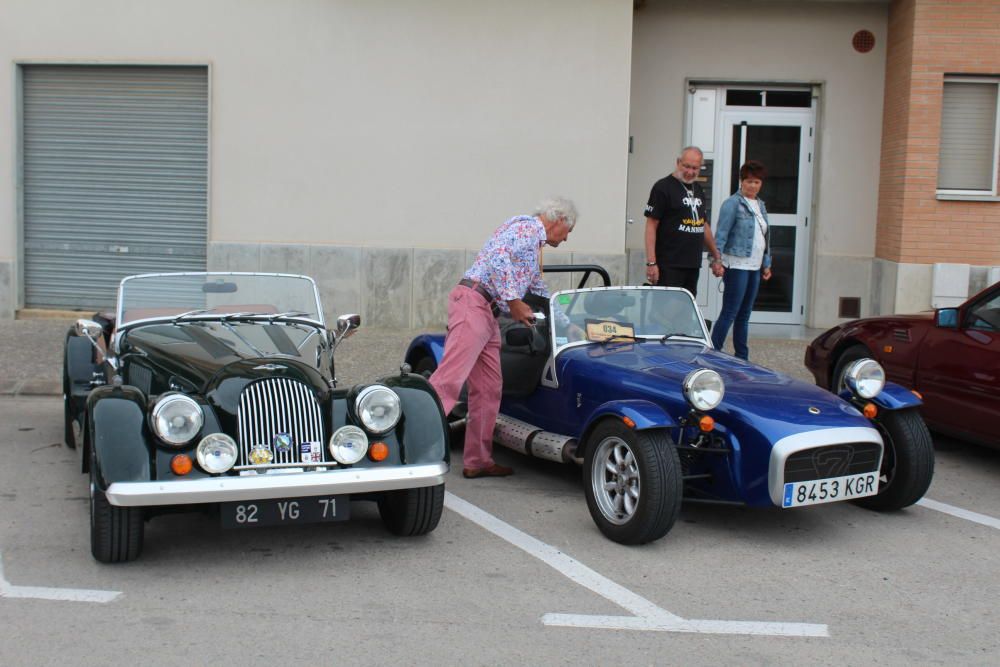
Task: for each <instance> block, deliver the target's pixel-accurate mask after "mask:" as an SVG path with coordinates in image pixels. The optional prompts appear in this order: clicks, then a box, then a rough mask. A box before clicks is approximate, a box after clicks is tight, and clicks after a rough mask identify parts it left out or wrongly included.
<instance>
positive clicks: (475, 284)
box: [430, 198, 577, 478]
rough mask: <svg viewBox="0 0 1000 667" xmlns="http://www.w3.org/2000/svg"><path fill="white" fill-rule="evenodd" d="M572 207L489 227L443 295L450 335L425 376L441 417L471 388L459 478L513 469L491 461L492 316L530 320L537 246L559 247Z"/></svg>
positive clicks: (496, 345)
mask: <svg viewBox="0 0 1000 667" xmlns="http://www.w3.org/2000/svg"><path fill="white" fill-rule="evenodd" d="M576 215H577V214H576V207H575V206H574V205H573V202H571V201H569V200H568V199H562V198H554V199H551V200H548V201H545V202H543V203H542V204H541V205H540V206H539V207H538V209H537V210H536V211H535V214H534V215H530V216H529V215H519V216H516V217H513V218H511V219H510V220H508V221H507V222H505V223H503V224H502V225H500V227H499V228H498V229H497V230H496V231H495V232H493V236H491V237H490V239H489V240H488V241H487V242H486V245H484V246H483V249H482V250H481V251H479V255H477V256H476V261H475V262H474V263H473V264H472V268H470V269H469V270H468V271H466V272H465V277H463V278H462V280H461V281H459V283H458V285H457V286H456V287H455V289H453V290H452V291H451V294H450V295H449V296H448V336H447V337H446V338H445V343H444V357H443V358H442V359H441V365H440V366H438V369H437V370H436V371H435V372H434V374H433V375H431V377H430V383H431V386H433V387H434V390H435V391H437V393H438V396H439V397H440V398H441V403H442V404H443V406H444V411H445V414H447V413H449V412H451V410H452V408H454V407H455V402H456V401H457V400H458V395H459V393H460V392H461V391H462V384H463V383H468V387H469V419H468V424H467V425H466V429H465V453H464V457H463V458H464V465H463V469H462V475H464V476H465V477H469V478H472V477H504V476H506V475H510V474H512V473H513V472H514V471H513V470H511V469H510V468H508V467H507V466H502V465H498V464H497V463H495V462H494V461H493V427H494V426H495V425H496V420H497V413H498V412H499V411H500V395H501V391H502V390H503V378H502V377H501V375H500V328H499V326H498V325H497V321H496V318H497V316H498V315H499V314H500V313H501V312H503V313H509V314H510V317H511V318H512V319H514V320H516V321H518V322H523V323H524V324H527V325H529V326H533V325H534V317H533V315H532V311H531V307H530V306H528V305H527V304H526V303H525V302H524V301H523V299H524V295H525V294H526V293H527V292H529V291H530V292H532V293H534V294H538V295H539V296H545V297H547V296H548V295H549V291H548V289H547V288H546V287H545V283H544V282H543V281H542V273H541V268H540V258H541V252H540V250H541V247H542V246H543V245H546V244H548V245H550V246H553V247H555V246H558V245H559V244H560V243H562V242H563V241H565V240H566V238H567V237H568V236H569V233H570V232H571V231H572V230H573V226H574V225H575V224H576Z"/></svg>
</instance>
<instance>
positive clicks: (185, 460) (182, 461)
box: [170, 454, 194, 475]
mask: <svg viewBox="0 0 1000 667" xmlns="http://www.w3.org/2000/svg"><path fill="white" fill-rule="evenodd" d="M192 467H194V464H193V463H192V462H191V457H190V456H188V455H187V454H178V455H177V456H175V457H174V458H172V459H170V469H171V470H172V471H173V472H174V474H175V475H186V474H188V473H189V472H191V468H192Z"/></svg>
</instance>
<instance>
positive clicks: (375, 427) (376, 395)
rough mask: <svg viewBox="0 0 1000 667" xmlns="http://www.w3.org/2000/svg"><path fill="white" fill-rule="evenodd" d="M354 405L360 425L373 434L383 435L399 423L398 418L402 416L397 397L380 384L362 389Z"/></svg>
mask: <svg viewBox="0 0 1000 667" xmlns="http://www.w3.org/2000/svg"><path fill="white" fill-rule="evenodd" d="M354 405H355V408H356V409H357V411H358V418H359V419H361V423H362V424H364V427H365V428H366V429H368V430H369V431H371V432H372V433H375V434H379V433H385V432H386V431H388V430H389V429H391V428H392V427H393V426H395V425H396V422H398V421H399V416H400V414H402V410H401V409H400V407H399V396H397V395H396V392H394V391H393V390H391V389H389V388H388V387H383V386H382V385H380V384H373V385H371V386H370V387H365V388H364V389H362V390H361V393H359V394H358V400H357V402H356V403H355V404H354Z"/></svg>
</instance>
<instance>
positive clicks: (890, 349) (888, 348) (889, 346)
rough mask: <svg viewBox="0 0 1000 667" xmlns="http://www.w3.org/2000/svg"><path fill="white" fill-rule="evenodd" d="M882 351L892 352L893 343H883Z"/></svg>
mask: <svg viewBox="0 0 1000 667" xmlns="http://www.w3.org/2000/svg"><path fill="white" fill-rule="evenodd" d="M882 351H883V352H885V353H886V354H892V345H883V346H882Z"/></svg>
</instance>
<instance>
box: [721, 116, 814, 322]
mask: <svg viewBox="0 0 1000 667" xmlns="http://www.w3.org/2000/svg"><path fill="white" fill-rule="evenodd" d="M721 121H722V122H721V123H720V128H719V129H720V136H719V141H718V144H717V145H718V146H719V147H720V151H719V160H718V162H717V163H716V167H715V183H714V185H715V188H714V189H715V192H716V193H717V194H716V195H715V196H713V197H712V226H713V228H714V227H715V221H716V220H717V219H718V215H719V208H720V207H721V205H722V202H723V201H725V200H726V198H727V197H728V196H729V195H730V194H732V193H733V192H735V191H736V189H737V188H738V187H739V170H740V166H741V165H742V164H743V163H744V162H746V161H747V160H757V161H759V162H762V163H763V164H764V166H765V167H766V168H767V173H768V176H767V178H766V179H765V181H764V187H763V189H762V190H761V192H760V195H759V196H760V199H761V200H762V201H763V202H764V204H765V205H766V207H767V215H768V220H769V221H770V225H771V229H770V232H771V236H770V242H771V260H772V264H771V272H772V277H771V280H769V281H767V282H761V288H760V292H759V293H758V295H757V301H756V303H755V305H754V311H753V315H752V316H751V318H750V321H751V322H759V323H772V324H801V323H802V322H803V321H804V313H805V304H804V302H803V299H804V295H805V293H806V290H805V287H806V280H807V276H808V258H809V215H810V208H811V202H812V192H811V190H812V188H811V185H812V153H813V137H812V127H813V115H812V110H811V109H803V110H802V111H801V112H799V111H787V112H786V111H782V112H774V111H765V110H750V111H724V112H723V113H722V114H721ZM705 269H706V270H705V271H703V273H708V275H709V276H710V277H709V279H708V280H707V282H708V285H707V286H706V287H707V290H706V292H707V294H706V300H707V303H706V304H705V308H706V316H707V317H709V318H710V319H714V318H715V317H717V316H718V312H719V309H720V308H721V307H722V295H721V292H720V290H719V287H720V286H719V279H717V278H714V277H711V273H710V272H708V270H707V266H706V267H705Z"/></svg>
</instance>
